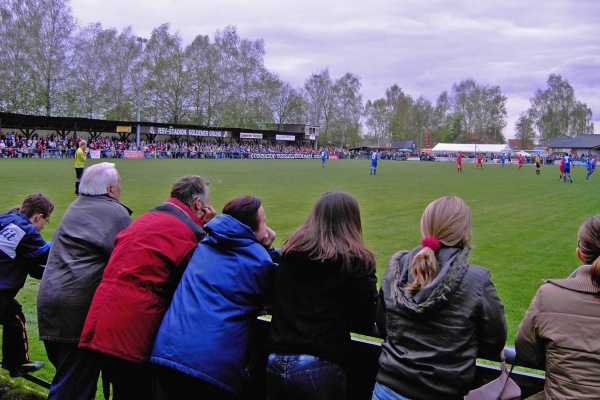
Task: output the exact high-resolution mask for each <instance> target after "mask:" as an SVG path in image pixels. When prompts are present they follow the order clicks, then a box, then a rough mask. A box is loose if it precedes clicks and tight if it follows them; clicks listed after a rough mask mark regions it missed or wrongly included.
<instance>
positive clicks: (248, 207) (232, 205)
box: [223, 196, 262, 232]
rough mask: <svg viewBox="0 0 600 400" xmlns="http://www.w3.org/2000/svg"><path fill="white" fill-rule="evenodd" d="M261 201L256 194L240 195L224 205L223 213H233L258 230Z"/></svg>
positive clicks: (238, 218)
mask: <svg viewBox="0 0 600 400" xmlns="http://www.w3.org/2000/svg"><path fill="white" fill-rule="evenodd" d="M261 205H262V204H261V201H260V199H259V198H258V197H256V196H240V197H236V198H235V199H233V200H230V201H229V202H227V204H225V206H224V207H223V214H227V215H231V216H232V217H233V218H235V219H237V220H238V221H240V222H241V223H242V224H245V225H247V226H249V227H250V229H252V231H253V232H256V230H257V229H258V214H257V213H258V209H259V208H260V206H261Z"/></svg>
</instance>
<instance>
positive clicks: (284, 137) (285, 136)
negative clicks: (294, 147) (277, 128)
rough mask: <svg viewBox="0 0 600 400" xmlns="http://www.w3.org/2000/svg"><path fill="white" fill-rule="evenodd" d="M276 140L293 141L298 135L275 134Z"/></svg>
mask: <svg viewBox="0 0 600 400" xmlns="http://www.w3.org/2000/svg"><path fill="white" fill-rule="evenodd" d="M275 140H288V141H290V142H293V141H294V140H296V136H294V135H275Z"/></svg>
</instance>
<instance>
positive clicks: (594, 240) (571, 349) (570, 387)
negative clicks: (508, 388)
mask: <svg viewBox="0 0 600 400" xmlns="http://www.w3.org/2000/svg"><path fill="white" fill-rule="evenodd" d="M576 252H577V258H579V260H580V261H581V262H582V263H583V265H582V266H580V267H579V268H577V269H576V270H575V271H574V272H573V273H572V274H571V275H570V276H569V277H568V278H567V279H548V280H546V281H545V283H544V284H543V285H542V286H541V287H540V288H539V289H538V291H537V293H536V295H535V297H534V298H533V301H532V302H531V305H530V306H529V310H527V313H526V314H525V317H524V318H523V321H522V322H521V325H520V326H519V331H518V333H517V339H516V341H515V347H516V350H517V357H518V359H519V363H521V364H523V365H525V366H529V367H533V368H537V369H542V370H545V371H546V383H545V386H544V392H543V393H540V394H539V396H536V397H535V398H536V399H537V398H539V399H578V400H579V399H598V398H600V386H598V375H596V374H597V373H598V367H599V366H600V341H599V340H598V332H599V331H600V214H596V215H594V216H592V217H591V218H589V219H588V220H587V221H585V222H584V223H583V224H582V225H581V226H580V228H579V234H578V237H577V250H576Z"/></svg>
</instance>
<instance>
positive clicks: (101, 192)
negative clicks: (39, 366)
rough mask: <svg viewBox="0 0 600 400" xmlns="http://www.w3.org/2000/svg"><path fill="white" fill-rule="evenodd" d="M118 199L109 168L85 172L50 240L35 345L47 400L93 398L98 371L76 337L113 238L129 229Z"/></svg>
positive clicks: (96, 167)
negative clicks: (44, 359) (41, 350)
mask: <svg viewBox="0 0 600 400" xmlns="http://www.w3.org/2000/svg"><path fill="white" fill-rule="evenodd" d="M120 197H121V177H120V176H119V173H118V171H117V170H116V168H115V164H113V163H107V162H103V163H99V164H95V165H92V166H90V167H89V168H86V170H85V173H84V174H83V177H82V178H81V185H80V196H79V197H78V198H77V199H76V200H75V201H74V202H73V203H71V205H70V206H69V208H68V209H67V211H66V212H65V215H64V216H63V218H62V221H61V223H60V225H59V226H58V228H57V229H56V231H55V232H54V235H53V237H52V248H51V250H50V254H49V256H48V262H47V264H46V271H45V272H44V276H43V277H42V282H41V284H40V289H39V293H38V323H39V331H40V339H42V340H43V341H44V344H45V346H46V352H47V353H48V359H49V360H50V361H51V362H52V364H53V365H54V366H55V367H56V375H55V376H54V379H53V380H52V384H51V386H50V392H49V394H48V398H49V399H60V400H69V399H93V398H94V397H95V393H96V387H97V384H98V377H99V374H100V367H99V364H98V362H97V360H96V358H95V357H93V355H92V353H91V352H90V351H89V350H86V349H79V348H78V345H79V336H80V335H81V331H82V329H83V324H84V322H85V318H86V316H87V313H88V310H89V308H90V304H91V302H92V298H93V297H94V292H95V291H96V288H97V287H98V284H99V283H100V279H101V278H102V273H103V272H104V268H105V267H106V265H107V264H108V259H109V258H110V255H111V253H112V251H113V249H114V245H115V237H116V236H117V234H118V233H119V232H121V231H122V230H123V229H125V228H127V227H128V226H129V225H130V224H131V217H130V215H131V210H130V209H129V208H127V207H125V206H124V205H123V204H121V202H120V201H119V199H120Z"/></svg>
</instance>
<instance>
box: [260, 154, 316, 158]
mask: <svg viewBox="0 0 600 400" xmlns="http://www.w3.org/2000/svg"><path fill="white" fill-rule="evenodd" d="M250 158H263V159H267V158H270V159H275V158H286V159H303V158H312V155H311V154H262V153H251V154H250Z"/></svg>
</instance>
